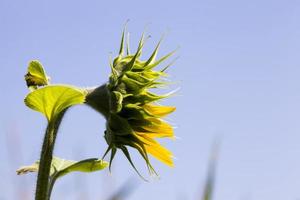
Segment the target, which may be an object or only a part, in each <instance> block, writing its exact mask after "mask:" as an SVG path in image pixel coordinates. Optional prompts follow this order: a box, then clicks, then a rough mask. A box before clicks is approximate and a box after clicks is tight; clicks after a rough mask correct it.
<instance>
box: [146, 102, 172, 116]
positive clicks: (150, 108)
mask: <svg viewBox="0 0 300 200" xmlns="http://www.w3.org/2000/svg"><path fill="white" fill-rule="evenodd" d="M143 107H144V109H145V110H146V111H147V112H148V113H149V114H151V115H154V116H157V117H164V116H166V115H168V114H170V113H172V112H174V111H175V110H176V107H173V106H158V105H154V104H145V105H144V106H143Z"/></svg>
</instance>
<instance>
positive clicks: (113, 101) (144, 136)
mask: <svg viewBox="0 0 300 200" xmlns="http://www.w3.org/2000/svg"><path fill="white" fill-rule="evenodd" d="M124 32H125V31H123V34H122V40H121V47H120V51H119V55H118V56H117V57H116V58H115V59H114V60H113V62H111V64H110V65H111V66H110V67H111V75H110V77H109V81H108V83H107V84H105V85H103V86H101V87H99V88H97V89H95V90H93V91H90V93H89V95H88V96H87V98H86V103H87V104H89V105H90V106H91V107H93V108H95V109H96V110H98V111H99V112H101V113H102V114H103V115H104V116H105V118H106V120H107V123H106V131H105V135H104V137H105V140H106V142H107V144H108V149H107V151H106V153H105V154H104V156H105V155H106V154H107V153H108V152H111V158H110V165H111V163H112V161H113V158H114V156H115V154H116V152H117V150H118V149H120V150H122V152H123V153H124V154H125V156H126V157H127V159H128V160H129V162H130V164H131V165H132V166H133V167H134V169H135V170H136V168H135V166H134V165H133V162H132V160H131V157H130V154H129V152H128V149H127V147H132V148H135V149H136V150H137V151H138V152H139V153H140V154H141V156H142V157H143V159H144V160H145V162H146V164H147V167H148V169H149V171H150V173H151V172H154V173H155V171H154V169H153V167H152V166H151V164H150V161H149V158H148V155H149V154H150V155H152V156H153V157H155V158H157V159H158V160H160V161H161V162H163V163H165V164H167V165H168V166H173V160H172V153H171V152H170V151H169V150H167V149H166V148H164V147H163V146H161V145H160V144H159V143H158V142H157V141H156V140H155V139H156V138H163V137H167V138H173V137H174V133H173V127H172V126H171V125H169V124H168V123H167V122H166V121H164V120H163V119H162V118H163V117H165V116H167V115H168V114H170V113H172V112H173V111H174V110H175V107H170V106H161V105H158V104H157V101H159V100H160V99H163V98H166V97H168V96H169V95H157V94H154V93H152V92H150V91H149V90H150V89H153V88H157V87H159V86H161V85H164V84H166V83H165V82H162V81H159V79H160V78H161V77H162V76H166V75H167V74H166V73H165V69H166V68H164V69H162V70H154V68H155V67H156V66H158V65H159V64H160V63H161V62H163V61H164V60H166V59H167V58H169V57H170V56H171V55H172V54H173V53H174V52H171V53H169V54H167V55H166V56H163V57H162V58H160V59H158V60H156V55H157V52H158V49H159V46H160V42H159V43H158V45H157V46H156V48H155V49H154V51H153V53H152V55H151V56H150V58H149V59H148V60H145V61H144V60H141V59H140V56H141V54H142V48H143V46H144V37H143V36H142V38H141V40H140V42H139V45H138V48H137V51H136V52H135V53H134V54H130V51H129V45H128V44H127V51H126V52H127V53H126V55H124V40H125V39H124V34H125V33H124Z"/></svg>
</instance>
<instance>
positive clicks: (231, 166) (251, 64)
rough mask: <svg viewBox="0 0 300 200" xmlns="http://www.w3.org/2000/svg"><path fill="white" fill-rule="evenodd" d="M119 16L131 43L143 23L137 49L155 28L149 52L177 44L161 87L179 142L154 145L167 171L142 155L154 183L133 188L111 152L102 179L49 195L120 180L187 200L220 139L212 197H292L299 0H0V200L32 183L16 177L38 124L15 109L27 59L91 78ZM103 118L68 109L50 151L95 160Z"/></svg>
mask: <svg viewBox="0 0 300 200" xmlns="http://www.w3.org/2000/svg"><path fill="white" fill-rule="evenodd" d="M128 19H129V20H130V22H129V24H128V29H129V32H130V34H131V42H132V45H131V46H132V48H133V47H135V46H136V44H137V42H138V39H139V37H140V35H141V33H142V32H143V31H144V29H145V27H147V33H149V34H150V35H151V38H150V39H149V40H148V42H147V44H146V47H145V56H146V55H147V54H148V55H149V54H150V52H151V51H152V49H153V47H154V45H155V44H156V43H157V41H158V40H159V38H160V37H161V35H162V34H164V33H165V34H166V39H165V40H164V42H163V44H162V48H161V51H160V55H164V54H165V53H167V52H169V51H171V50H173V49H175V48H177V47H180V49H179V51H178V52H177V55H178V56H180V58H179V59H178V60H177V61H176V63H175V65H174V66H172V68H171V69H170V70H169V72H170V74H171V80H172V81H174V82H176V84H175V85H174V86H171V88H170V89H174V88H177V87H180V88H181V89H180V91H179V92H178V95H177V96H175V97H173V98H171V99H168V100H165V101H164V103H165V104H170V105H175V106H177V108H178V110H177V111H176V112H175V113H174V114H173V115H172V116H171V117H170V121H172V122H173V123H174V124H176V126H177V128H176V135H177V136H178V138H179V139H177V140H175V141H162V142H163V144H165V145H166V146H167V147H168V148H169V149H171V150H172V151H173V152H174V154H175V156H176V158H177V159H176V161H175V164H176V167H175V168H174V169H169V168H168V167H166V166H164V165H163V164H161V163H159V162H157V161H155V160H153V163H154V166H155V167H156V168H157V169H158V171H159V173H160V175H161V179H160V180H152V181H151V182H150V183H144V182H143V181H142V180H140V179H139V178H138V177H137V175H136V174H135V173H134V171H133V170H132V168H131V167H130V165H129V164H128V162H127V161H126V159H125V158H124V156H123V155H121V154H119V155H118V156H117V158H116V160H115V162H114V167H113V172H112V174H111V175H109V173H108V171H102V172H97V173H95V174H73V175H70V176H68V177H65V178H63V179H62V180H60V181H59V182H58V183H57V185H56V187H55V190H54V193H53V199H62V198H63V199H80V198H81V197H82V196H85V198H86V196H88V198H89V199H104V198H106V197H108V196H109V195H110V194H111V193H112V192H113V191H115V189H118V188H119V187H120V186H121V185H122V184H124V183H125V182H126V181H127V180H128V179H130V177H133V179H134V180H135V182H137V184H138V186H136V187H137V189H136V190H135V191H134V193H133V194H132V195H131V196H130V198H129V199H132V200H139V199H145V200H148V199H149V200H150V199H191V200H192V199H197V197H198V196H199V195H200V193H201V188H202V186H203V182H204V180H205V175H206V171H207V165H208V162H207V161H208V158H209V152H210V148H211V145H212V143H213V140H214V138H216V137H221V138H222V146H221V152H220V159H219V165H218V168H217V182H216V187H215V196H214V197H215V199H220V200H221V199H222V200H224V199H228V200H229V199H230V200H235V199H236V200H240V199H248V200H250V199H255V200H266V199H272V200H280V199H297V198H300V191H299V185H300V170H299V169H300V156H299V155H300V147H299V142H300V123H299V119H300V92H299V91H300V80H299V76H300V59H299V55H300V23H299V19H300V2H299V1H296V0H294V1H293V0H290V1H289V0H287V1H286V0H285V1H283V0H272V1H271V0H263V1H258V0H253V1H238V0H228V1H217V0H215V1H191V0H186V1H169V0H166V1H158V0H153V1H95V0H93V1H70V0H67V1H57V0H53V1H45V0H43V1H34V0H26V1H8V0H0V70H1V71H0V72H1V79H0V87H1V91H2V95H1V99H0V109H1V112H0V133H1V134H0V158H1V159H2V162H1V163H0V176H1V181H0V187H1V189H2V192H1V194H0V199H1V200H2V199H3V200H7V199H20V195H21V197H22V198H24V199H25V196H26V195H28V197H29V199H32V195H33V191H34V187H35V186H34V185H35V175H27V176H24V177H17V176H16V175H15V169H17V168H18V167H19V166H20V165H24V164H30V163H31V162H33V161H34V160H36V159H38V157H39V149H40V146H41V143H42V137H43V131H44V129H45V126H46V120H45V119H44V118H43V117H42V116H41V115H40V114H39V113H37V112H33V111H31V110H29V109H28V108H26V107H25V105H24V104H23V99H24V96H25V95H26V94H27V93H28V91H27V88H26V86H25V82H24V79H23V76H24V74H25V73H26V68H27V64H28V62H29V61H30V60H32V59H38V60H40V61H41V62H42V63H43V65H44V67H45V68H46V70H47V72H48V74H49V75H50V76H51V78H52V79H51V80H52V82H53V83H68V84H73V85H78V86H95V85H100V84H102V83H104V82H106V81H107V79H108V74H109V65H108V58H109V56H110V55H113V56H115V55H116V54H117V51H118V47H119V41H120V35H121V31H122V28H123V25H124V23H125V22H126V21H127V20H128ZM104 123H105V122H104V119H103V118H102V117H101V116H100V115H99V114H98V113H96V112H94V111H93V110H91V109H90V108H88V107H84V106H81V107H80V106H78V107H75V108H73V109H71V110H70V111H69V113H68V115H67V117H66V119H65V120H64V122H63V125H62V128H61V131H60V133H59V136H58V141H57V145H56V150H55V154H56V155H58V156H60V157H64V158H67V159H83V158H86V157H97V156H101V155H102V154H103V152H104V149H105V148H106V144H105V142H104V139H103V138H102V134H103V130H104ZM133 154H134V155H133V157H134V160H135V162H136V163H137V166H138V168H139V169H141V171H143V173H144V174H146V170H145V165H144V163H143V162H142V159H141V158H140V157H139V156H138V155H137V154H135V153H134V152H133ZM3 191H4V192H3ZM86 199H87V198H86ZM198 199H199V197H198Z"/></svg>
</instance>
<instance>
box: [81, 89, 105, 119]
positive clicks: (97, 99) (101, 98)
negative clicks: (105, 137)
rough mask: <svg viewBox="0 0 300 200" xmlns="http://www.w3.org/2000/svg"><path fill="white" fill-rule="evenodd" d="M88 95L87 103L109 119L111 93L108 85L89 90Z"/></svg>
mask: <svg viewBox="0 0 300 200" xmlns="http://www.w3.org/2000/svg"><path fill="white" fill-rule="evenodd" d="M87 92H88V95H87V96H86V99H85V101H86V102H85V103H86V104H87V105H89V106H90V107H92V108H93V109H95V110H97V111H98V112H100V113H101V114H102V115H103V116H104V117H105V118H106V119H107V118H108V117H109V112H110V110H109V108H110V104H109V102H110V101H109V99H110V95H109V91H108V88H107V85H106V84H104V85H101V86H100V87H97V88H93V89H89V90H87Z"/></svg>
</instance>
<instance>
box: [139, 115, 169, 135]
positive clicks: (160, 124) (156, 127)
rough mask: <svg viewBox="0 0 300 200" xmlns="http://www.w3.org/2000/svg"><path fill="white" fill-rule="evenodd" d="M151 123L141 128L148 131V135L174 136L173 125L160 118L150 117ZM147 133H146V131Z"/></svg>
mask: <svg viewBox="0 0 300 200" xmlns="http://www.w3.org/2000/svg"><path fill="white" fill-rule="evenodd" d="M148 120H149V121H151V125H147V126H143V127H142V128H143V129H145V130H146V131H148V132H150V133H149V136H152V138H155V137H170V138H173V137H174V131H173V127H172V126H171V125H170V124H168V123H167V122H164V121H163V120H161V119H157V118H150V119H148ZM147 134H148V133H147Z"/></svg>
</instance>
